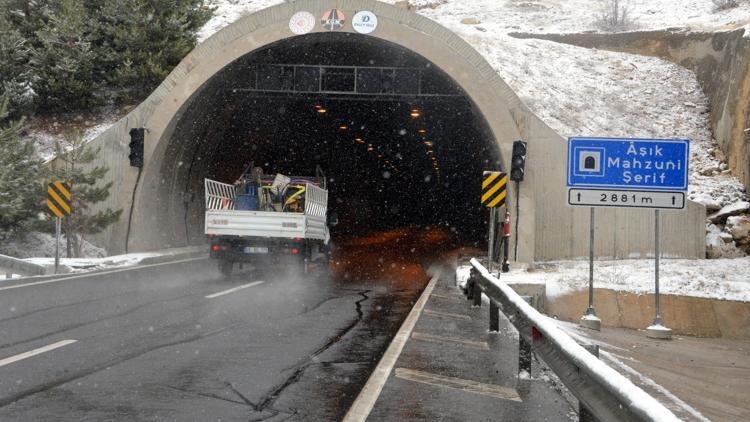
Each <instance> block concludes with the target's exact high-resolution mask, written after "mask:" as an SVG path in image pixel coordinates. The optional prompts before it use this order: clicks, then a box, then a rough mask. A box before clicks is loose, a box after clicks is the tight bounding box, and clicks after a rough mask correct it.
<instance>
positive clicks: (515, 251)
mask: <svg viewBox="0 0 750 422" xmlns="http://www.w3.org/2000/svg"><path fill="white" fill-rule="evenodd" d="M520 190H521V183H519V182H516V230H515V233H516V241H515V242H514V245H513V260H514V261H518V220H520V219H521V213H520V209H521V206H520V202H521V200H520V199H519V198H520V197H521V194H520Z"/></svg>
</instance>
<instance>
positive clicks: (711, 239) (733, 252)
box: [706, 224, 745, 259]
mask: <svg viewBox="0 0 750 422" xmlns="http://www.w3.org/2000/svg"><path fill="white" fill-rule="evenodd" d="M706 231H707V232H708V234H707V235H706V258H709V259H716V258H739V257H742V256H745V253H744V252H743V251H742V250H741V249H739V248H737V244H736V243H735V241H734V240H733V239H732V236H731V234H729V233H727V232H724V231H722V230H721V229H720V228H718V227H716V226H715V225H713V224H709V225H708V226H707V227H706Z"/></svg>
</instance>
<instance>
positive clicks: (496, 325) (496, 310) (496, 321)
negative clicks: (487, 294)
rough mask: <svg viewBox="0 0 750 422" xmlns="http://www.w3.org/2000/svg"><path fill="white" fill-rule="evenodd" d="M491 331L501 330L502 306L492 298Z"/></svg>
mask: <svg viewBox="0 0 750 422" xmlns="http://www.w3.org/2000/svg"><path fill="white" fill-rule="evenodd" d="M490 331H492V332H495V333H496V332H498V331H500V307H498V306H497V302H495V301H494V300H492V299H490Z"/></svg>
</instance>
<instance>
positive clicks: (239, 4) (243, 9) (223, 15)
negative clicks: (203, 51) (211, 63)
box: [198, 0, 284, 42]
mask: <svg viewBox="0 0 750 422" xmlns="http://www.w3.org/2000/svg"><path fill="white" fill-rule="evenodd" d="M279 3H284V0H207V1H206V5H207V6H208V7H212V8H214V9H215V10H214V15H213V17H212V18H211V19H210V20H209V21H208V22H206V24H205V25H203V28H201V30H200V31H198V42H203V41H205V40H206V39H207V38H208V37H210V36H211V35H213V34H214V33H216V32H218V31H219V30H220V29H221V28H224V27H225V26H229V25H230V24H231V23H233V22H235V21H237V20H238V19H240V18H241V17H243V16H246V15H249V14H251V13H255V12H257V11H258V10H261V9H266V8H269V7H271V6H275V5H277V4H279Z"/></svg>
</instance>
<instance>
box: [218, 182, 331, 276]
mask: <svg viewBox="0 0 750 422" xmlns="http://www.w3.org/2000/svg"><path fill="white" fill-rule="evenodd" d="M324 184H325V180H324V179H322V178H315V177H287V176H284V175H281V174H277V175H275V176H268V175H263V174H261V173H260V172H259V171H258V170H257V169H256V170H254V171H253V174H252V175H243V177H241V178H240V179H239V180H237V181H236V182H235V183H234V184H228V183H222V182H218V181H215V180H210V179H205V200H206V216H205V233H206V234H207V235H208V236H209V237H210V238H211V257H213V258H216V259H220V260H221V261H222V262H221V267H222V271H223V272H225V273H231V269H232V266H233V264H234V262H263V263H268V262H274V261H278V258H279V257H281V256H294V257H297V258H299V259H298V261H299V262H300V263H303V264H304V266H305V269H307V264H308V263H309V262H310V261H312V260H316V259H326V260H327V253H326V252H327V245H328V242H329V240H330V233H329V231H328V226H327V221H326V218H327V215H326V213H327V210H328V191H327V190H325V189H324V188H323V187H322V186H324Z"/></svg>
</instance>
